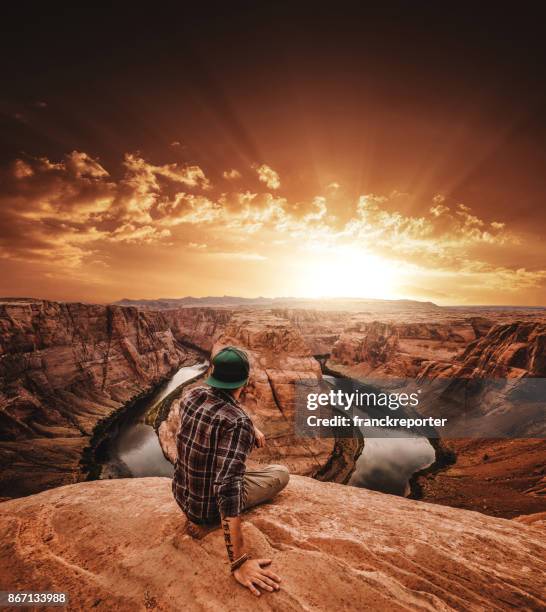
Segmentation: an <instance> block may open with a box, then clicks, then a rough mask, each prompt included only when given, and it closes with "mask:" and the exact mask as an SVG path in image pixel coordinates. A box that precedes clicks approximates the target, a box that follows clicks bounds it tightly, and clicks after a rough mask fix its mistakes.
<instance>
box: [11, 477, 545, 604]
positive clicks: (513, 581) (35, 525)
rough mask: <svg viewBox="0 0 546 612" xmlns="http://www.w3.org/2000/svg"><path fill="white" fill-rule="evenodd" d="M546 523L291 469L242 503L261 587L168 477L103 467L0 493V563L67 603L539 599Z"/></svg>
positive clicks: (20, 581)
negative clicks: (196, 536)
mask: <svg viewBox="0 0 546 612" xmlns="http://www.w3.org/2000/svg"><path fill="white" fill-rule="evenodd" d="M545 525H546V523H545V521H544V515H542V516H531V517H525V519H524V520H522V521H519V520H505V519H497V518H493V517H489V516H485V515H484V514H481V513H477V512H471V511H468V510H460V509H455V508H448V507H445V506H441V505H436V504H427V503H422V502H418V501H413V500H407V499H404V498H401V497H395V496H391V495H384V494H381V493H375V492H373V491H368V490H366V489H358V488H356V487H346V486H343V485H339V484H335V483H323V482H317V481H316V480H313V479H310V478H306V477H304V476H293V477H291V479H290V482H289V484H288V487H287V488H286V489H285V490H284V491H283V492H282V493H281V494H280V495H279V496H278V497H277V498H275V499H274V500H273V502H271V503H269V504H265V505H262V506H259V507H257V508H255V509H253V510H251V511H250V512H248V513H246V514H245V521H244V527H243V528H244V536H245V541H246V543H247V545H248V547H249V550H250V551H251V554H252V555H253V557H254V558H269V559H271V560H272V569H273V570H274V571H275V572H276V573H278V574H279V575H280V576H281V579H282V581H281V589H280V590H279V591H278V592H275V593H263V594H262V595H261V597H259V598H256V597H255V596H254V595H252V594H251V593H250V592H249V591H248V590H246V589H244V588H243V587H241V586H239V585H237V584H235V583H234V581H233V578H232V577H231V576H230V572H229V568H228V563H227V556H226V552H225V546H224V540H223V535H222V532H221V530H216V531H213V532H212V533H210V534H209V535H207V536H206V537H205V538H204V539H203V540H200V541H195V540H192V539H191V538H190V537H189V536H188V535H184V534H183V533H182V531H181V527H182V516H181V513H180V510H179V509H178V507H177V505H176V503H175V502H174V500H173V498H172V494H171V483H170V480H169V479H168V478H135V479H125V480H99V481H94V482H85V483H78V484H74V485H68V486H64V487H59V488H56V489H52V490H50V491H45V492H43V493H39V494H36V495H32V496H30V497H26V498H21V499H16V500H12V501H8V502H4V503H2V504H0V532H1V533H2V534H3V538H2V546H1V547H0V574H1V575H2V578H3V581H4V583H5V584H9V585H10V587H12V588H13V589H19V590H23V589H27V588H28V586H29V585H32V588H33V590H48V591H52V590H55V591H59V590H62V591H65V592H67V593H68V594H69V598H70V602H69V606H70V609H71V610H91V609H95V608H96V609H101V610H150V609H156V610H165V611H170V610H172V611H174V610H188V611H193V610H195V611H198V610H204V609H206V610H214V611H216V610H218V611H220V610H276V611H279V612H280V611H281V610H282V611H283V612H284V611H299V610H324V611H329V610H373V611H383V610H430V611H432V610H446V611H447V610H491V611H500V610H513V609H518V610H543V609H544V608H545V607H546V599H545V592H544V575H545V572H546V562H545V559H546V545H545V538H544V529H545Z"/></svg>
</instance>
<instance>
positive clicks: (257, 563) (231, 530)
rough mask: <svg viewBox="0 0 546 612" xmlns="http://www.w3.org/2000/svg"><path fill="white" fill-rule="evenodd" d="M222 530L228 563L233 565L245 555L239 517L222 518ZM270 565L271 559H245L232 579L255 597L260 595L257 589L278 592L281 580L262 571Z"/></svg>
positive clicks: (272, 574) (271, 573) (275, 575)
mask: <svg viewBox="0 0 546 612" xmlns="http://www.w3.org/2000/svg"><path fill="white" fill-rule="evenodd" d="M222 529H223V530H224V539H225V541H226V549H227V554H228V558H229V562H230V563H231V564H232V565H233V564H234V563H237V560H239V559H241V558H242V557H243V555H245V554H246V553H245V551H244V549H245V546H244V541H243V530H242V529H241V517H240V516H223V517H222ZM270 564H271V559H250V558H247V560H246V561H244V562H243V563H242V564H241V565H240V566H239V567H238V568H237V569H235V570H233V577H234V578H235V580H237V582H238V583H239V584H242V585H243V586H244V587H246V588H247V589H249V590H250V591H251V592H252V593H253V594H254V595H256V596H257V597H259V596H260V595H261V593H260V590H259V588H261V589H264V590H265V591H278V590H279V588H280V586H279V582H280V581H281V579H280V578H279V576H277V574H274V573H273V572H272V571H271V570H268V569H264V568H265V567H267V566H268V565H270ZM258 587H259V588H258Z"/></svg>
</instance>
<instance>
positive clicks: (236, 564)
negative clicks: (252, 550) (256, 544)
mask: <svg viewBox="0 0 546 612" xmlns="http://www.w3.org/2000/svg"><path fill="white" fill-rule="evenodd" d="M249 559H250V555H248V554H247V553H245V554H244V555H241V556H240V557H239V558H238V559H235V561H233V563H232V564H231V571H232V572H234V571H235V570H237V569H239V568H240V567H241V565H243V563H244V562H245V561H248V560H249Z"/></svg>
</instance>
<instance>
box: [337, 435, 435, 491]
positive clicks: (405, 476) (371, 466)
mask: <svg viewBox="0 0 546 612" xmlns="http://www.w3.org/2000/svg"><path fill="white" fill-rule="evenodd" d="M379 431H380V432H381V433H382V434H383V433H384V435H385V437H383V438H366V442H365V444H364V450H363V451H362V455H360V457H359V458H358V460H357V462H356V468H355V471H354V473H353V475H352V476H351V480H350V481H349V484H350V485H353V486H355V487H364V488H366V489H372V490H374V491H381V492H383V493H392V494H394V495H404V496H405V495H409V493H410V487H409V480H410V478H411V477H412V476H413V474H415V472H417V471H419V470H422V469H423V468H426V467H428V466H429V465H431V464H432V463H433V462H434V460H435V458H436V456H435V452H434V448H432V445H431V444H430V442H429V441H428V440H427V438H424V437H422V436H412V435H411V434H406V432H400V431H399V432H397V433H396V436H397V437H392V435H393V432H392V431H389V430H386V429H383V430H379ZM400 436H402V437H400Z"/></svg>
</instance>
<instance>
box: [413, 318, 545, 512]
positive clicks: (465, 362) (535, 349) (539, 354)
mask: <svg viewBox="0 0 546 612" xmlns="http://www.w3.org/2000/svg"><path fill="white" fill-rule="evenodd" d="M421 376H426V377H429V378H434V377H435V376H442V377H449V378H477V379H499V378H507V379H511V380H512V381H513V382H512V384H510V389H511V391H512V392H513V390H514V383H515V384H520V383H519V382H518V379H522V383H523V382H527V379H528V378H529V377H531V378H545V377H546V324H545V323H538V322H526V323H520V322H515V323H508V324H501V325H496V326H494V327H493V328H492V329H491V330H490V331H489V333H488V334H487V335H486V336H484V337H481V338H478V339H477V340H475V341H474V342H472V343H470V344H469V345H468V347H467V348H466V349H465V351H464V352H463V353H462V354H461V355H459V356H458V357H457V358H456V359H455V360H454V362H453V363H452V364H450V365H448V364H445V363H444V364H438V363H430V364H428V365H427V366H426V367H425V368H424V369H423V371H422V372H421ZM514 379H515V381H514ZM487 389H488V387H487V383H486V384H485V386H484V390H483V392H482V393H480V394H479V395H478V396H477V397H476V398H474V403H475V404H476V406H478V407H479V410H480V411H481V412H482V413H483V414H488V412H489V411H495V410H498V409H499V406H498V400H497V399H496V398H497V394H495V395H494V398H495V402H494V403H492V402H491V400H490V398H489V397H488V395H487ZM516 408H517V406H514V409H516ZM539 409H540V408H539ZM542 410H543V409H542ZM542 415H543V413H542ZM538 418H539V420H540V415H539V417H538ZM543 423H544V417H543V416H542V424H543ZM539 425H540V423H535V424H534V425H533V427H538V426H539ZM522 435H524V434H521V435H518V437H517V438H515V439H467V440H464V439H451V440H446V441H445V442H444V444H445V446H446V447H447V448H448V449H450V450H451V451H453V452H454V453H455V454H456V457H457V460H456V462H455V463H454V464H453V465H451V466H449V467H447V468H445V469H443V470H441V471H439V472H437V473H434V472H432V473H430V474H428V475H427V476H426V477H423V478H421V479H419V485H420V487H421V495H422V498H423V499H426V500H429V501H434V502H437V503H445V504H449V505H452V506H458V507H464V508H471V509H475V510H480V511H482V512H487V513H489V514H493V515H496V516H506V517H513V516H517V515H518V514H529V513H534V512H541V511H544V510H546V498H545V492H546V440H544V439H538V438H524V437H522Z"/></svg>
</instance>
